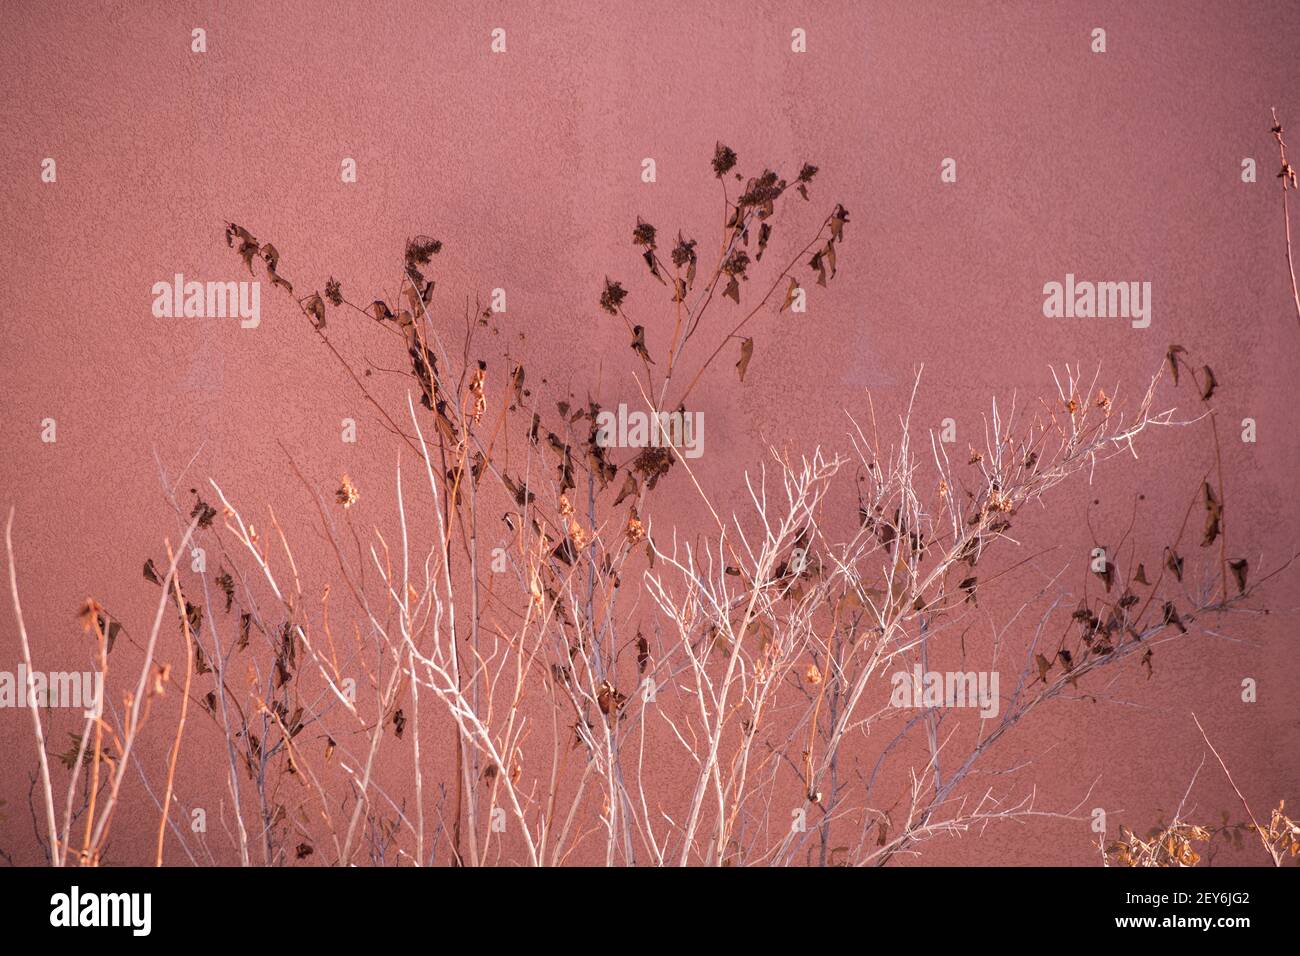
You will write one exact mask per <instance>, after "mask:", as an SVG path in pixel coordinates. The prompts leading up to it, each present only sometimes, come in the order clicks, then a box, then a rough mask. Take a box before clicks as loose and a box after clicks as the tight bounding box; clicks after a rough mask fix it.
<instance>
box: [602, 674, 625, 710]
mask: <svg viewBox="0 0 1300 956" xmlns="http://www.w3.org/2000/svg"><path fill="white" fill-rule="evenodd" d="M596 703H597V704H599V705H600V712H601V713H602V714H604V715H605V716H606V717H610V716H614V717H617V716H618V712H619V711H620V710H622V708H623V705H624V704H625V703H627V695H626V694H621V693H619V692H618V691H617V690H615V689H614V685H613V684H611V683H610V682H609V681H608V680H603V681H601V682H600V687H599V688H598V689H597V690H596Z"/></svg>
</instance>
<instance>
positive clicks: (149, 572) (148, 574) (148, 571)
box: [144, 558, 162, 586]
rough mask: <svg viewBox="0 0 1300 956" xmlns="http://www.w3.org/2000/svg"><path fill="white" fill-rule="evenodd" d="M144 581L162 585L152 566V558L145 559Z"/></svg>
mask: <svg viewBox="0 0 1300 956" xmlns="http://www.w3.org/2000/svg"><path fill="white" fill-rule="evenodd" d="M144 579H145V580H146V581H152V582H153V583H154V584H157V585H160V586H161V584H162V578H161V577H160V576H159V575H158V569H157V568H155V567H154V566H153V558H145V562H144Z"/></svg>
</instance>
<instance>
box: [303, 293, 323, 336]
mask: <svg viewBox="0 0 1300 956" xmlns="http://www.w3.org/2000/svg"><path fill="white" fill-rule="evenodd" d="M302 307H303V309H305V310H306V312H307V314H308V315H310V316H311V318H312V321H313V322H314V323H315V324H316V328H318V329H323V328H325V300H324V299H322V298H321V297H320V293H319V292H313V293H312V294H311V298H309V299H308V300H307V301H306V302H304V303H303V306H302Z"/></svg>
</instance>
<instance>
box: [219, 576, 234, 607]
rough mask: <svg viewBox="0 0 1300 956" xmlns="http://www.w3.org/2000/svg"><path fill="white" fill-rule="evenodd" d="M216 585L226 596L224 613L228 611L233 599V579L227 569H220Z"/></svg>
mask: <svg viewBox="0 0 1300 956" xmlns="http://www.w3.org/2000/svg"><path fill="white" fill-rule="evenodd" d="M217 587H219V588H221V593H222V594H224V595H225V596H226V613H227V614H229V613H230V606H231V605H232V604H233V603H234V601H235V579H234V578H232V577H231V576H230V572H229V571H222V572H221V574H220V575H219V576H218V577H217Z"/></svg>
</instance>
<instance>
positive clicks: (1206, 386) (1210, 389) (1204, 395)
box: [1201, 365, 1219, 402]
mask: <svg viewBox="0 0 1300 956" xmlns="http://www.w3.org/2000/svg"><path fill="white" fill-rule="evenodd" d="M1201 371H1202V373H1204V376H1205V381H1203V382H1202V383H1201V401H1204V402H1208V401H1209V400H1210V397H1211V396H1212V395H1213V394H1214V390H1215V389H1216V388H1218V387H1219V383H1218V380H1217V379H1215V377H1214V371H1213V370H1212V369H1211V368H1210V367H1209V366H1208V365H1207V366H1205V367H1204V368H1203V369H1201Z"/></svg>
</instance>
